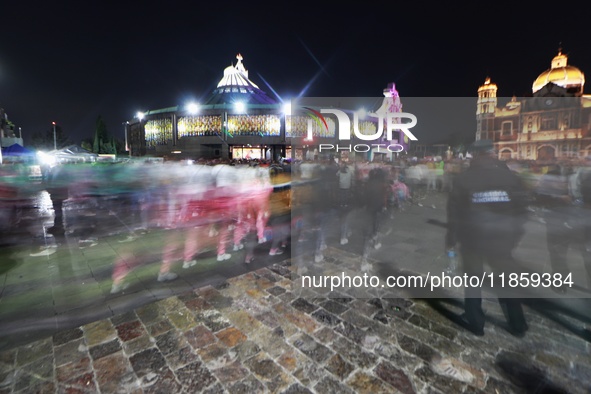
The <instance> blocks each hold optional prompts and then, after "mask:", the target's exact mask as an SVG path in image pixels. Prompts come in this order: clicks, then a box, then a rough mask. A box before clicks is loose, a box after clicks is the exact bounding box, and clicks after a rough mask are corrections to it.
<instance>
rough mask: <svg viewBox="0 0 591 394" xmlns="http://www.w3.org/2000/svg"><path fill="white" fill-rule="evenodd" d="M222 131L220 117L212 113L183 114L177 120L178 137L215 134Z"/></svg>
mask: <svg viewBox="0 0 591 394" xmlns="http://www.w3.org/2000/svg"><path fill="white" fill-rule="evenodd" d="M221 131H222V117H221V116H213V115H201V116H183V117H180V118H179V120H178V133H179V138H182V137H198V136H204V135H216V134H220V133H221Z"/></svg>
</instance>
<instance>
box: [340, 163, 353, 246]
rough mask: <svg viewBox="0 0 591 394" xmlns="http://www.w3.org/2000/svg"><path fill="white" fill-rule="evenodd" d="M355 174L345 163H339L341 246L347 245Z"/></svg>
mask: <svg viewBox="0 0 591 394" xmlns="http://www.w3.org/2000/svg"><path fill="white" fill-rule="evenodd" d="M354 176H355V174H354V173H353V169H351V167H349V165H348V164H347V163H345V162H343V163H341V166H340V169H339V171H338V172H337V178H338V182H339V194H338V200H339V207H338V208H339V215H340V234H341V245H346V244H347V243H349V231H350V229H349V222H350V215H351V210H352V208H353V200H354V199H353V180H354V179H355V178H354Z"/></svg>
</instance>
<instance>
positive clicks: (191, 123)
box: [125, 54, 408, 161]
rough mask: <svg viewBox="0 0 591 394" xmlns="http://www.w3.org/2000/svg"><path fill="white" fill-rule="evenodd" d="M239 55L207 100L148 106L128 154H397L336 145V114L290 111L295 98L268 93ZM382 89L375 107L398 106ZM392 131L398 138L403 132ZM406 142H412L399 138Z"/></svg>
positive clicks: (391, 92) (373, 127)
mask: <svg viewBox="0 0 591 394" xmlns="http://www.w3.org/2000/svg"><path fill="white" fill-rule="evenodd" d="M236 59H237V62H236V64H233V65H231V66H229V67H226V68H225V69H224V73H223V77H222V79H221V80H220V81H219V82H218V84H217V86H216V88H215V89H214V90H213V91H212V92H211V94H210V95H209V97H208V98H207V100H205V102H204V103H200V104H197V105H193V106H187V107H186V108H182V107H180V106H175V107H169V108H163V109H157V110H149V111H146V112H144V113H141V114H138V115H137V116H136V117H135V118H133V119H132V120H129V121H127V122H125V126H126V130H125V135H126V146H127V149H128V151H129V152H130V156H132V157H144V156H154V157H164V158H168V159H197V158H205V159H217V158H220V159H265V160H278V159H279V158H291V159H305V158H318V157H319V156H322V153H327V154H329V153H330V154H333V155H337V156H342V155H346V156H349V157H351V156H353V157H354V158H355V159H356V158H357V157H361V158H362V159H367V160H382V161H384V160H391V159H392V157H393V155H395V154H396V152H393V151H391V150H392V149H391V150H388V149H381V150H380V149H375V148H374V147H369V149H368V150H365V149H364V147H366V146H368V145H367V144H365V145H364V144H362V143H363V142H367V141H363V140H361V139H358V138H357V139H356V138H355V137H353V138H352V139H351V143H350V144H349V146H351V147H352V148H351V149H349V150H347V149H346V148H344V147H343V149H341V150H339V149H337V146H338V143H339V141H338V137H337V135H338V133H337V129H338V128H337V126H336V123H337V122H335V119H336V118H333V117H331V116H330V115H327V116H326V117H325V118H324V121H325V123H324V124H321V123H318V122H314V121H313V119H312V117H311V116H310V115H311V113H308V114H306V113H302V112H301V111H297V110H296V111H294V113H292V111H291V102H289V103H282V102H281V101H279V100H276V99H274V98H272V97H270V96H268V95H267V94H266V93H265V92H264V91H263V90H261V89H260V88H259V87H258V86H257V85H256V84H255V83H253V82H252V81H251V80H250V79H249V77H248V71H247V70H246V68H245V67H244V64H243V63H242V60H243V58H242V56H241V55H240V54H238V55H237V56H236ZM383 94H384V98H383V102H382V106H381V108H380V109H379V110H378V111H377V112H379V111H386V110H389V111H400V108H401V104H400V98H399V96H398V92H397V91H396V90H395V88H394V85H393V84H390V85H389V86H388V88H386V89H384V92H383ZM309 109H310V110H311V111H312V113H313V112H315V111H314V110H313V108H309ZM343 111H344V112H348V113H351V112H352V111H351V110H350V109H343ZM357 126H358V129H359V130H360V133H361V134H365V135H374V134H376V131H377V130H378V127H377V118H371V119H367V120H361V121H359V122H358V123H357ZM310 135H312V138H310ZM393 135H395V136H396V139H395V141H394V142H397V141H398V135H399V132H397V131H395V132H394V133H393ZM379 142H380V143H382V144H383V145H384V146H390V144H391V143H392V141H386V140H385V139H384V138H381V139H380V140H379ZM402 143H404V144H408V141H402V140H401V144H402ZM330 145H333V146H335V149H333V151H332V152H330V149H328V148H326V147H327V146H330ZM323 147H324V152H322V148H323ZM357 147H359V149H358V150H355V149H356V148H357Z"/></svg>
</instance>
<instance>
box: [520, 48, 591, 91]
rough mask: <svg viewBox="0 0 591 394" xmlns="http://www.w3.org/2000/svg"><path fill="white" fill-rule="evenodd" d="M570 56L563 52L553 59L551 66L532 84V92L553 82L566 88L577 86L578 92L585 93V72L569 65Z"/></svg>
mask: <svg viewBox="0 0 591 394" xmlns="http://www.w3.org/2000/svg"><path fill="white" fill-rule="evenodd" d="M567 62H568V57H567V56H566V55H564V54H562V53H561V52H558V55H557V56H555V57H554V59H552V64H551V68H550V69H549V70H546V71H544V72H543V73H541V74H540V76H539V77H538V78H536V80H535V81H534V83H533V85H532V92H533V93H535V92H537V91H538V90H540V89H542V88H543V87H544V86H546V85H547V84H548V83H550V82H552V83H553V84H555V85H558V86H560V87H562V88H565V89H572V88H575V89H576V91H577V92H579V93H583V85H585V74H583V72H582V71H581V70H579V69H578V68H576V67H574V66H569V65H567Z"/></svg>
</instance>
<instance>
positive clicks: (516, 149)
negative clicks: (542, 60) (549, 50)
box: [476, 50, 591, 161]
mask: <svg viewBox="0 0 591 394" xmlns="http://www.w3.org/2000/svg"><path fill="white" fill-rule="evenodd" d="M584 85H585V76H584V74H583V72H581V70H579V69H578V68H577V67H574V66H571V65H569V64H568V57H567V55H565V54H563V53H562V51H560V50H559V52H558V54H557V55H556V56H555V57H554V58H553V59H552V62H551V64H550V68H549V69H547V70H546V71H544V72H542V73H541V74H540V75H539V76H538V77H537V78H536V80H535V81H534V82H533V84H532V97H525V98H519V99H518V98H517V97H512V98H500V97H497V91H498V87H497V85H496V84H495V83H493V82H491V80H490V78H487V79H486V80H485V82H484V84H483V85H481V86H480V87H479V89H478V100H477V108H476V121H477V126H476V127H477V130H476V140H480V139H488V140H492V141H493V142H494V145H495V148H496V151H497V152H498V154H499V158H501V159H507V160H508V159H515V160H538V161H553V160H571V159H576V158H581V157H585V156H588V155H590V154H591V135H590V127H591V96H589V95H585V94H583V89H584Z"/></svg>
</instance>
